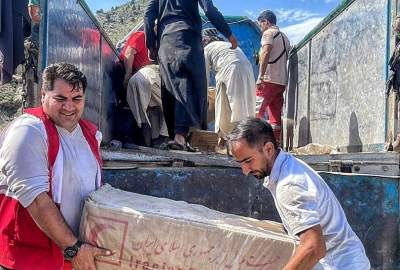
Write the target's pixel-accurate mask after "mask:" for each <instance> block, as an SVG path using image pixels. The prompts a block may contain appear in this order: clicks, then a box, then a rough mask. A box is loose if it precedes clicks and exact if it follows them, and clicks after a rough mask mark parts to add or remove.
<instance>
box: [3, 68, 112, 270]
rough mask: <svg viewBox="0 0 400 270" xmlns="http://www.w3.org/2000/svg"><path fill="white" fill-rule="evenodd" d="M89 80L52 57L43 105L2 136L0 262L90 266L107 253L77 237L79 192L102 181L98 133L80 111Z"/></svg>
mask: <svg viewBox="0 0 400 270" xmlns="http://www.w3.org/2000/svg"><path fill="white" fill-rule="evenodd" d="M86 85H87V82H86V78H85V76H84V75H83V74H82V72H81V71H79V70H78V69H77V68H76V67H75V66H73V65H71V64H67V63H57V64H53V65H50V66H49V67H47V68H46V69H45V70H44V72H43V78H42V92H41V94H42V106H41V107H38V108H33V109H28V110H26V111H25V113H24V114H23V115H22V116H20V117H19V118H17V119H16V120H14V121H13V122H12V123H11V124H10V125H9V127H8V128H7V129H6V130H5V133H4V134H3V136H1V138H0V216H1V218H0V251H1V252H0V269H2V268H3V269H16V270H60V269H72V267H73V268H74V269H75V270H82V269H91V270H95V269H96V267H95V264H94V259H95V257H97V256H107V255H111V252H110V251H109V250H105V249H101V248H98V247H96V246H93V245H91V244H88V243H82V242H80V241H79V239H78V237H77V236H78V231H79V222H80V218H81V215H82V208H83V202H84V199H85V197H86V196H87V195H88V193H89V192H91V191H94V190H95V189H97V188H98V187H99V186H100V182H101V158H100V151H99V145H100V141H101V133H100V132H99V131H97V129H96V127H95V125H94V124H92V123H91V122H89V121H87V120H83V119H81V116H82V113H83V110H84V106H85V88H86Z"/></svg>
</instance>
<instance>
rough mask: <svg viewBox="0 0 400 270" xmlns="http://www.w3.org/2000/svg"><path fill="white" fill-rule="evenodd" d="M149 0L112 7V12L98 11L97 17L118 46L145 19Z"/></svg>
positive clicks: (134, 0)
mask: <svg viewBox="0 0 400 270" xmlns="http://www.w3.org/2000/svg"><path fill="white" fill-rule="evenodd" d="M147 3H148V0H131V1H129V2H128V3H126V4H123V5H121V6H117V7H112V8H111V10H110V11H107V12H105V11H103V10H101V9H100V10H97V11H95V15H96V18H97V20H98V21H99V22H100V24H101V25H102V26H103V28H104V30H105V32H106V33H107V34H108V35H109V37H110V38H111V40H112V42H113V43H114V44H115V45H116V44H117V42H118V41H120V40H121V39H123V38H124V37H125V36H126V34H128V33H129V32H130V31H131V30H132V28H134V26H135V25H136V24H137V23H138V22H140V21H141V20H142V19H143V15H144V12H145V10H146V7H147Z"/></svg>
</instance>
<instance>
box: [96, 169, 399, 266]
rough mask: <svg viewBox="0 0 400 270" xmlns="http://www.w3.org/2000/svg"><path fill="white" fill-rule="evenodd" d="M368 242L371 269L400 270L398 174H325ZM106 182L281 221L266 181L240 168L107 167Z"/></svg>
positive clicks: (233, 212)
mask: <svg viewBox="0 0 400 270" xmlns="http://www.w3.org/2000/svg"><path fill="white" fill-rule="evenodd" d="M320 174H321V176H322V177H323V178H324V179H325V181H326V182H327V183H328V185H329V186H330V187H331V188H332V190H333V192H334V193H335V195H336V196H337V198H338V200H339V201H340V203H341V204H342V207H343V209H344V211H345V212H346V215H347V218H348V221H349V223H350V225H351V226H352V228H353V230H354V231H355V232H356V234H357V235H358V236H359V237H360V239H361V241H362V242H363V244H364V246H365V248H366V251H367V256H368V257H369V259H370V260H371V264H372V269H374V270H383V269H390V270H392V269H400V256H399V255H400V254H399V224H400V223H399V177H378V176H370V175H352V174H343V173H325V172H324V173H320ZM104 181H105V182H106V183H110V184H111V185H112V186H114V187H117V188H120V189H123V190H127V191H131V192H136V193H141V194H147V195H151V196H156V197H165V198H170V199H174V200H184V201H187V202H190V203H197V204H202V205H205V206H207V207H209V208H212V209H216V210H218V211H222V212H227V213H232V214H237V215H243V216H249V217H253V218H257V219H268V220H275V221H279V216H278V214H277V212H276V210H275V206H274V201H273V198H272V196H271V195H270V193H269V191H268V190H267V189H266V188H264V187H263V186H262V184H261V182H260V181H259V180H257V179H255V178H253V177H251V176H248V177H246V176H244V175H243V174H242V172H241V170H240V169H235V168H225V169H223V168H137V169H132V170H104Z"/></svg>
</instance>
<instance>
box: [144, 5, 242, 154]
mask: <svg viewBox="0 0 400 270" xmlns="http://www.w3.org/2000/svg"><path fill="white" fill-rule="evenodd" d="M199 5H200V7H201V8H202V9H203V10H204V13H205V14H206V16H207V17H208V18H209V19H210V21H211V23H212V24H213V25H214V26H215V27H216V28H217V29H218V30H219V31H220V32H221V33H222V34H223V35H224V36H225V37H226V38H227V39H229V41H230V43H231V44H232V48H233V49H235V48H236V47H237V41H236V38H235V37H234V35H232V31H231V29H230V28H229V26H228V24H227V23H226V22H225V20H224V18H223V16H222V15H221V13H220V12H219V11H218V10H217V9H216V8H215V7H214V5H213V3H212V1H211V0H190V1H189V0H174V1H171V0H150V2H149V5H148V7H147V10H146V13H145V17H144V23H145V33H146V46H147V48H148V50H149V56H150V59H155V58H156V57H157V53H158V58H159V59H158V60H159V63H160V75H161V82H162V83H161V84H162V86H161V95H162V104H163V107H164V114H165V118H166V123H167V126H168V133H169V135H170V137H171V138H174V141H171V142H170V143H169V144H168V146H169V148H170V149H175V150H186V151H192V150H193V149H192V148H191V147H190V145H189V144H188V142H187V135H188V132H189V128H190V127H195V128H205V127H206V120H207V81H206V69H205V61H204V52H203V46H202V38H201V28H202V22H201V17H200V14H199ZM156 20H157V21H158V23H157V33H155V31H154V26H155V21H156Z"/></svg>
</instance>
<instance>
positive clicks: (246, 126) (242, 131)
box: [228, 118, 278, 149]
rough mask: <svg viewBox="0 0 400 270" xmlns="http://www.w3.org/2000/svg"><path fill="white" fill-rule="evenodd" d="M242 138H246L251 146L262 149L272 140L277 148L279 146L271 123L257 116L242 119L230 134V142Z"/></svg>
mask: <svg viewBox="0 0 400 270" xmlns="http://www.w3.org/2000/svg"><path fill="white" fill-rule="evenodd" d="M241 139H244V140H246V142H247V143H248V145H249V146H250V147H258V148H260V149H261V148H262V147H263V146H264V145H265V144H266V143H267V142H271V143H272V144H273V145H274V147H275V149H277V148H278V144H277V143H276V139H275V136H274V131H273V129H272V127H271V125H270V124H268V123H267V122H265V121H263V120H260V119H257V118H247V119H245V120H242V121H240V122H239V123H238V124H237V125H236V126H235V128H234V129H233V131H232V132H231V133H230V134H229V135H228V142H229V144H232V143H233V142H237V141H239V140H241Z"/></svg>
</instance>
